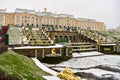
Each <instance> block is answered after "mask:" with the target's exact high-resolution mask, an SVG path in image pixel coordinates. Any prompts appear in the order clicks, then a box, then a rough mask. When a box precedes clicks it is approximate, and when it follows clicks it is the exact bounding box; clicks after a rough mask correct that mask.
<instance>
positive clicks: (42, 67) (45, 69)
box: [32, 58, 57, 76]
mask: <svg viewBox="0 0 120 80" xmlns="http://www.w3.org/2000/svg"><path fill="white" fill-rule="evenodd" d="M32 60H33V61H34V62H35V64H36V65H37V66H38V67H39V68H41V69H42V70H43V71H45V72H48V73H50V74H52V75H54V76H56V75H57V72H55V71H53V70H51V69H49V68H48V67H46V66H44V65H43V64H42V63H41V62H40V61H39V60H38V59H36V58H32Z"/></svg>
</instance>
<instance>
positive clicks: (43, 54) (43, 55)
mask: <svg viewBox="0 0 120 80" xmlns="http://www.w3.org/2000/svg"><path fill="white" fill-rule="evenodd" d="M44 57H45V53H44V49H42V58H44Z"/></svg>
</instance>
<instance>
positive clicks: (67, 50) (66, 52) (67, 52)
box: [66, 48, 68, 56]
mask: <svg viewBox="0 0 120 80" xmlns="http://www.w3.org/2000/svg"><path fill="white" fill-rule="evenodd" d="M66 56H68V49H67V48H66Z"/></svg>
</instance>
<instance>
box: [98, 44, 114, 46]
mask: <svg viewBox="0 0 120 80" xmlns="http://www.w3.org/2000/svg"><path fill="white" fill-rule="evenodd" d="M100 45H103V46H114V45H116V44H100Z"/></svg>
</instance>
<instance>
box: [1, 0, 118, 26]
mask: <svg viewBox="0 0 120 80" xmlns="http://www.w3.org/2000/svg"><path fill="white" fill-rule="evenodd" d="M45 7H46V8H47V11H51V12H53V13H55V12H56V13H66V14H73V15H74V16H75V17H77V18H78V17H82V18H92V19H96V20H97V21H101V22H104V23H105V25H106V26H107V28H115V27H118V26H119V25H120V0H0V8H2V9H3V8H7V10H8V11H10V12H13V11H14V9H15V8H23V9H35V10H36V11H39V10H40V11H43V9H44V8H45Z"/></svg>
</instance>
